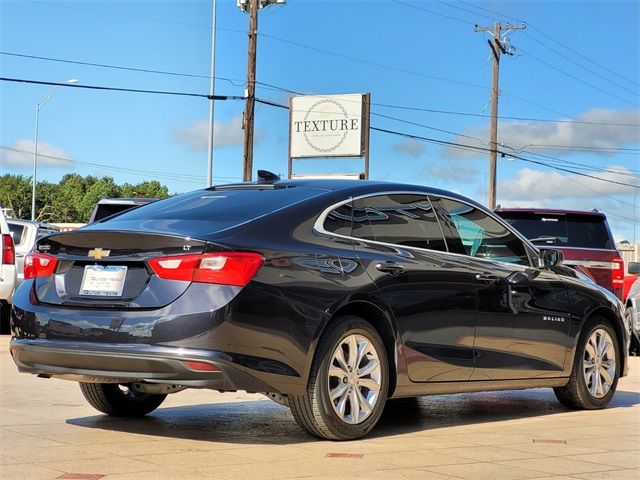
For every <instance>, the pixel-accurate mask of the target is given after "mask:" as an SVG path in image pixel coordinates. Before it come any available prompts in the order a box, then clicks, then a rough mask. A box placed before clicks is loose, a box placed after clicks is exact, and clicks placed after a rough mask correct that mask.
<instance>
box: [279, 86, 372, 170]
mask: <svg viewBox="0 0 640 480" xmlns="http://www.w3.org/2000/svg"><path fill="white" fill-rule="evenodd" d="M290 122H291V123H290V125H289V129H290V130H289V131H290V136H291V138H290V144H289V152H290V156H291V157H292V158H303V157H359V156H361V155H363V152H364V142H363V139H364V134H363V133H364V131H363V125H364V126H366V125H367V124H368V122H363V95H362V94H349V95H323V96H300V97H292V98H291V109H290Z"/></svg>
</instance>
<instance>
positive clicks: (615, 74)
mask: <svg viewBox="0 0 640 480" xmlns="http://www.w3.org/2000/svg"><path fill="white" fill-rule="evenodd" d="M458 3H462V4H465V5H468V6H470V7H472V8H475V9H477V10H482V11H484V12H488V13H491V14H493V15H497V16H499V17H502V18H506V19H509V20H513V21H516V22H520V21H522V19H520V18H516V17H510V16H509V15H504V14H502V13H500V12H496V11H495V10H490V9H488V8H484V7H480V6H478V5H475V4H473V3H470V2H466V1H464V0H458ZM524 23H526V24H527V26H528V27H529V28H531V29H532V30H535V31H536V32H538V33H539V34H540V35H543V36H544V37H546V38H548V39H549V40H551V41H553V42H554V43H556V44H557V45H560V46H561V47H563V48H565V49H567V50H568V51H570V52H571V53H573V54H574V55H577V56H579V57H581V58H583V59H584V60H586V61H588V62H590V63H591V64H592V65H595V66H596V67H599V68H601V69H602V70H604V71H606V72H608V73H609V74H611V75H613V76H614V77H618V78H621V79H622V80H625V81H627V82H629V83H631V84H633V85H636V86H638V85H640V84H639V83H638V82H637V81H635V80H630V79H629V78H626V77H625V76H623V75H621V74H620V73H618V72H614V71H613V70H611V69H610V68H607V67H605V66H604V65H602V64H600V63H598V62H596V61H595V60H593V59H591V58H589V57H587V56H586V55H584V54H582V53H580V52H578V51H577V50H575V49H573V48H571V47H570V46H568V45H566V44H564V43H563V42H561V41H560V40H557V39H556V38H554V37H552V36H551V35H549V34H547V33H545V32H543V31H542V30H541V29H539V28H538V27H536V26H535V25H532V24H531V23H529V22H524ZM531 38H533V37H531ZM534 40H536V39H535V38H534ZM536 41H537V40H536Z"/></svg>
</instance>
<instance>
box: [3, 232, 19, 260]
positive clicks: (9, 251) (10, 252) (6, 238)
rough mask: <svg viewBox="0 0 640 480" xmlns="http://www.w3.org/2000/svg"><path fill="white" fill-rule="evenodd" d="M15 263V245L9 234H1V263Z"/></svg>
mask: <svg viewBox="0 0 640 480" xmlns="http://www.w3.org/2000/svg"><path fill="white" fill-rule="evenodd" d="M14 263H16V247H15V245H14V244H13V238H12V237H11V235H10V234H8V233H4V234H3V235H2V264H3V265H13V264H14Z"/></svg>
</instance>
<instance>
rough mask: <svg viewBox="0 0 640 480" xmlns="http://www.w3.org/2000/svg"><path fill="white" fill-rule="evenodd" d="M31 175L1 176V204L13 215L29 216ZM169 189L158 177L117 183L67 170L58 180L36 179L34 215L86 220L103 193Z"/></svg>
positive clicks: (164, 193) (164, 192) (148, 193)
mask: <svg viewBox="0 0 640 480" xmlns="http://www.w3.org/2000/svg"><path fill="white" fill-rule="evenodd" d="M31 195H32V184H31V177H25V176H23V175H11V174H5V175H2V176H0V206H2V208H6V209H8V210H9V215H11V216H13V217H15V218H24V219H30V218H31ZM168 196H169V190H168V189H167V187H166V186H164V185H162V184H161V183H160V182H158V181H157V180H145V181H144V182H140V183H138V184H131V183H124V184H123V185H118V184H116V183H115V181H114V180H113V178H111V177H102V178H98V177H94V176H92V175H87V176H86V177H83V176H82V175H78V174H75V173H69V174H67V175H65V176H64V177H62V179H61V180H60V181H59V182H58V183H52V182H46V181H43V182H38V183H37V186H36V215H35V218H36V220H37V221H39V222H47V223H85V222H87V220H89V216H90V215H91V212H92V210H93V207H94V206H95V204H96V203H97V202H98V200H100V199H101V198H103V197H112V198H113V197H126V198H135V197H150V198H166V197H168Z"/></svg>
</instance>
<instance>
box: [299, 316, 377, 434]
mask: <svg viewBox="0 0 640 480" xmlns="http://www.w3.org/2000/svg"><path fill="white" fill-rule="evenodd" d="M361 348H362V349H363V353H361V354H360V355H357V354H356V355H355V356H352V355H349V352H356V351H359V350H360V349H361ZM358 357H360V361H359V362H358ZM345 367H346V368H345ZM349 368H350V369H351V370H350V371H349ZM376 389H377V393H376ZM388 389H389V362H388V360H387V353H386V350H385V347H384V344H383V342H382V339H381V338H380V335H379V334H378V332H377V331H376V329H375V328H374V327H373V326H372V325H371V324H370V323H369V322H367V321H366V320H363V319H362V318H360V317H356V316H352V315H348V316H344V317H340V318H338V319H336V321H335V322H333V323H332V324H331V325H329V327H327V330H326V331H325V333H324V334H323V335H322V337H321V338H320V340H319V342H318V346H317V348H316V352H315V355H314V358H313V362H312V364H311V371H310V374H309V381H308V384H307V391H306V393H305V394H304V395H289V406H290V407H291V412H292V413H293V417H294V418H295V420H296V422H297V423H298V425H300V427H302V429H303V430H305V431H306V432H308V433H310V434H311V435H313V436H316V437H318V438H325V439H329V440H354V439H356V438H360V437H362V436H364V435H366V434H367V433H369V431H371V429H372V428H373V427H374V426H375V425H376V423H377V422H378V420H379V419H380V415H381V414H382V411H383V409H384V405H385V402H386V400H387V393H388ZM330 391H331V392H333V393H334V394H336V395H334V398H333V399H332V398H331V394H330ZM352 402H353V403H352ZM353 404H357V405H358V407H357V409H356V408H354V407H353ZM367 409H368V411H367Z"/></svg>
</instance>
